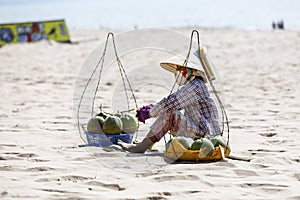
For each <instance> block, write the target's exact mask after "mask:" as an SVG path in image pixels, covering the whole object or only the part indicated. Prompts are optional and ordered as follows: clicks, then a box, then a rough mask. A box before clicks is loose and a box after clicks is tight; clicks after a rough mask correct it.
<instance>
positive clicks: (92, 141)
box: [85, 132, 134, 147]
mask: <svg viewBox="0 0 300 200" xmlns="http://www.w3.org/2000/svg"><path fill="white" fill-rule="evenodd" d="M85 135H86V138H87V141H88V145H90V146H96V147H107V146H109V145H112V144H117V143H118V140H121V141H123V142H126V143H129V144H130V143H132V140H133V135H134V133H120V134H98V133H97V134H95V133H89V132H85Z"/></svg>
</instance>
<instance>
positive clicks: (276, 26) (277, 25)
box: [272, 20, 284, 30]
mask: <svg viewBox="0 0 300 200" xmlns="http://www.w3.org/2000/svg"><path fill="white" fill-rule="evenodd" d="M272 28H273V30H275V29H281V30H283V29H284V22H283V20H280V21H279V22H277V23H275V22H274V21H273V22H272Z"/></svg>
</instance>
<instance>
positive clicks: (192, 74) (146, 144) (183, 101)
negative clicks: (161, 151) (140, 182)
mask: <svg viewBox="0 0 300 200" xmlns="http://www.w3.org/2000/svg"><path fill="white" fill-rule="evenodd" d="M160 65H161V66H162V67H163V68H164V69H166V70H168V71H170V72H172V73H174V74H175V78H176V83H177V84H178V85H179V86H182V87H181V88H180V89H179V90H178V91H177V92H175V93H173V94H171V95H169V96H167V97H166V98H163V99H162V100H161V101H159V102H158V103H156V104H154V105H152V104H150V105H147V106H143V107H141V108H139V109H138V110H137V115H136V117H137V118H138V120H139V121H140V122H143V123H145V120H147V119H149V118H151V117H158V118H157V119H156V121H155V122H154V123H153V125H152V126H151V127H150V131H149V133H148V134H147V136H146V137H145V138H144V139H143V141H142V142H141V143H138V144H126V143H119V144H120V145H121V146H122V148H123V149H125V150H127V151H129V152H132V153H144V152H145V151H146V150H147V149H148V148H150V147H151V146H152V145H153V144H154V143H156V142H158V141H159V140H160V139H161V138H162V137H163V136H164V135H165V134H166V133H167V132H168V131H169V130H170V131H171V133H172V132H173V133H174V132H175V133H176V135H180V136H185V137H191V138H193V139H194V140H195V139H198V138H201V137H203V136H204V135H206V134H208V135H220V134H221V130H220V126H219V125H220V124H219V117H218V112H217V108H216V105H215V103H214V101H213V99H212V98H211V96H210V94H209V91H208V88H207V86H206V85H205V83H206V82H207V79H206V76H205V73H204V72H203V71H201V70H200V69H198V68H197V66H196V65H193V66H189V67H187V66H183V65H178V64H172V63H161V64H160ZM181 110H183V111H184V114H182V113H181V112H180V111H181Z"/></svg>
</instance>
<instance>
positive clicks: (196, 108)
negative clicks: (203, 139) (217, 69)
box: [150, 78, 221, 135]
mask: <svg viewBox="0 0 300 200" xmlns="http://www.w3.org/2000/svg"><path fill="white" fill-rule="evenodd" d="M176 110H184V115H185V117H186V120H187V131H188V132H190V133H193V134H194V135H203V134H209V135H219V134H221V130H220V124H219V116H218V111H217V107H216V105H215V103H214V101H213V99H212V98H211V96H210V94H209V91H208V88H207V86H206V85H205V83H204V81H202V80H201V79H200V78H195V79H194V80H192V81H190V82H188V83H187V84H186V85H184V86H183V87H181V88H180V90H178V91H177V92H175V93H173V94H171V95H169V96H168V97H166V98H163V99H162V100H161V101H160V102H158V103H157V104H155V105H154V106H153V108H152V109H151V110H150V116H151V117H157V116H159V115H160V114H162V113H164V112H172V111H176Z"/></svg>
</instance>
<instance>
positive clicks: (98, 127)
mask: <svg viewBox="0 0 300 200" xmlns="http://www.w3.org/2000/svg"><path fill="white" fill-rule="evenodd" d="M103 122H104V119H103V117H99V116H95V117H92V118H91V119H90V120H89V122H88V124H87V131H88V132H89V133H98V134H100V133H102V134H103V133H104V132H103V129H102V124H103Z"/></svg>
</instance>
